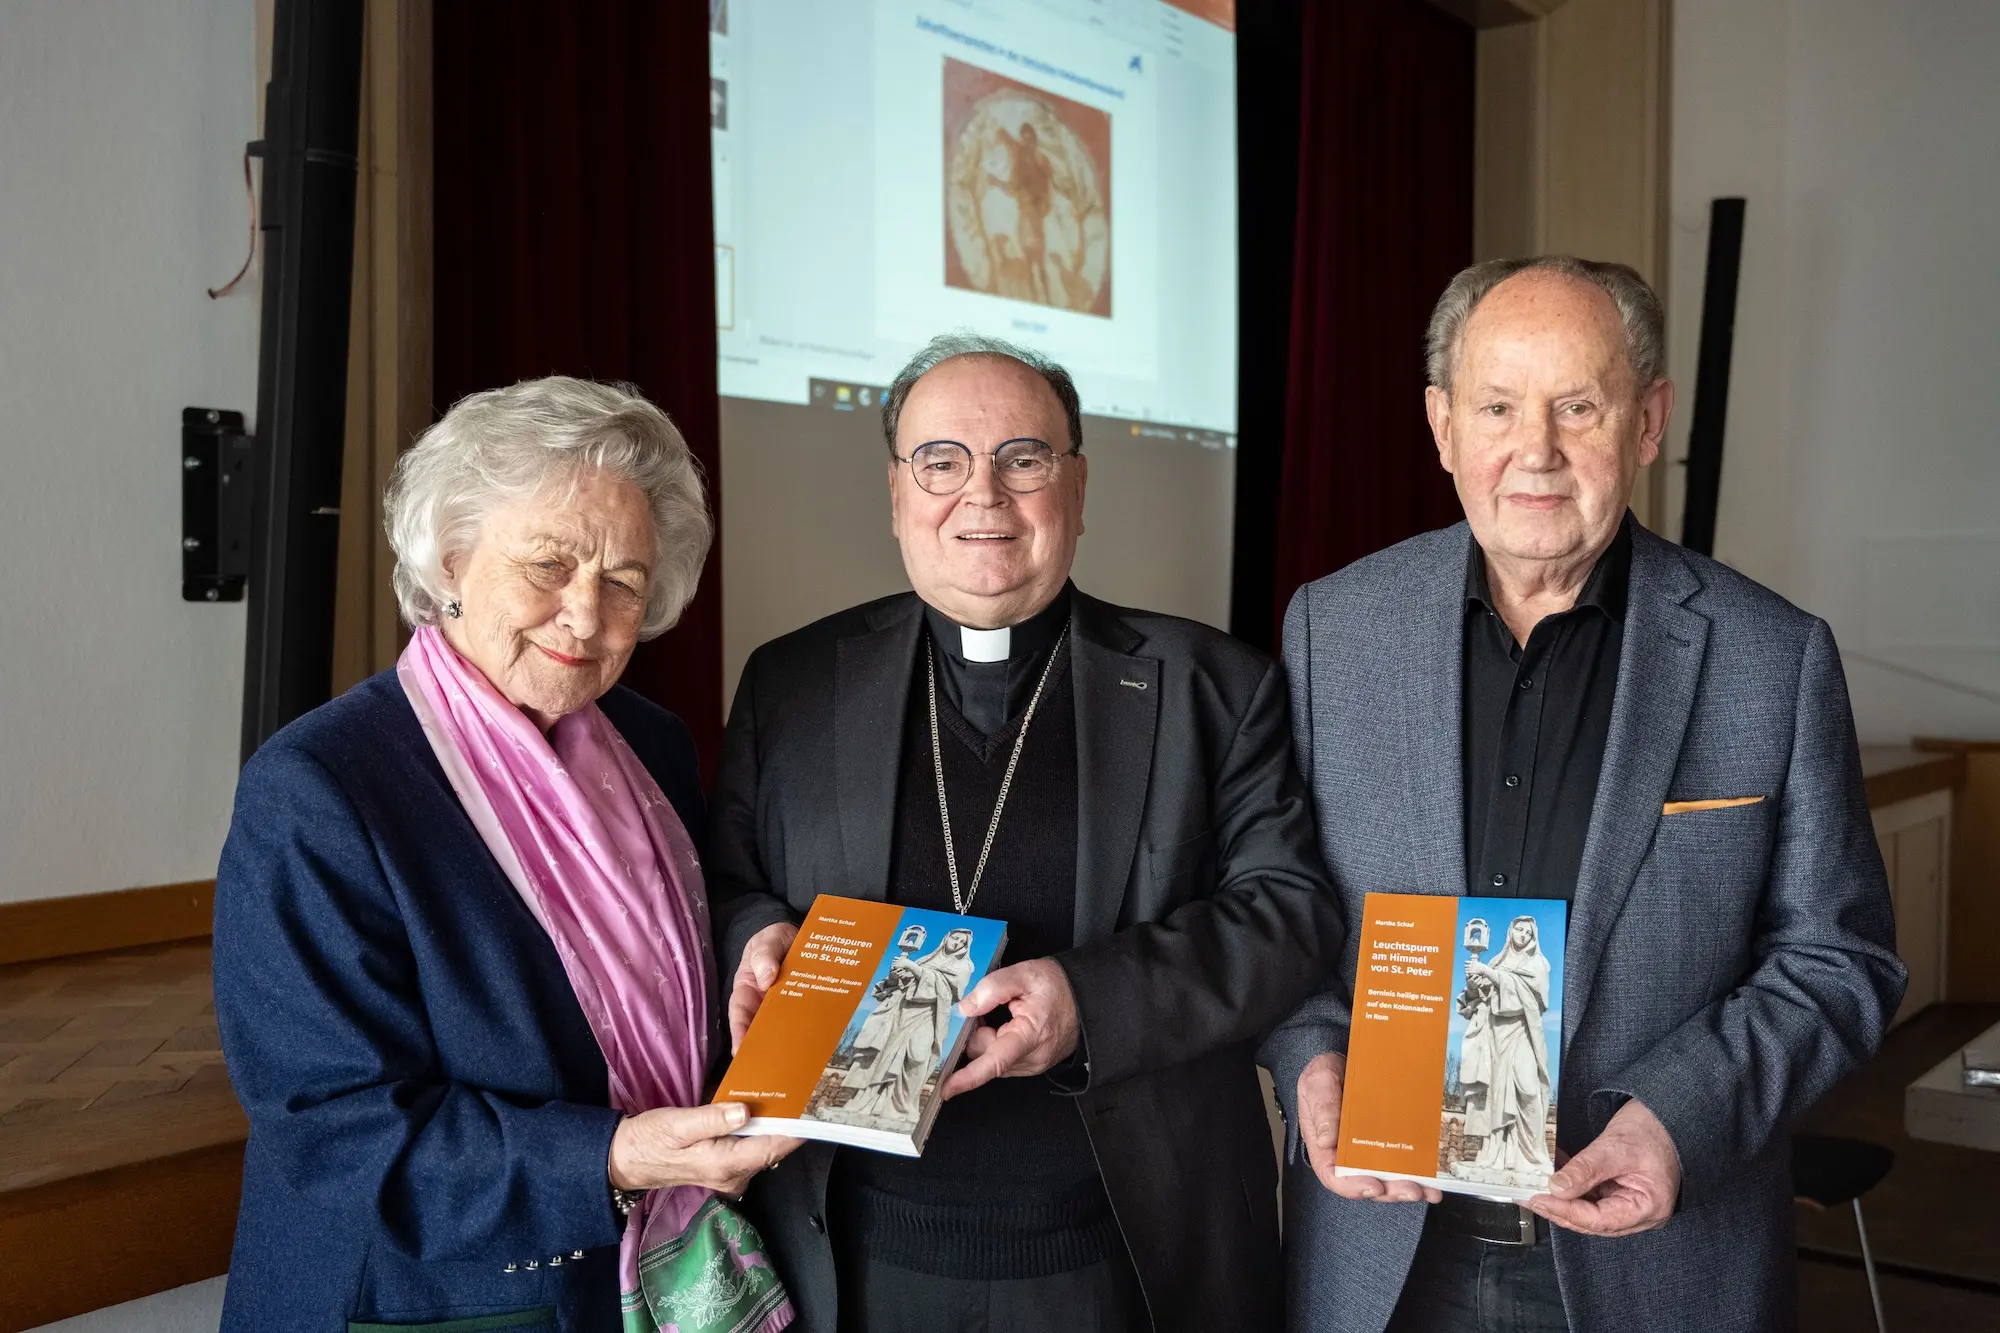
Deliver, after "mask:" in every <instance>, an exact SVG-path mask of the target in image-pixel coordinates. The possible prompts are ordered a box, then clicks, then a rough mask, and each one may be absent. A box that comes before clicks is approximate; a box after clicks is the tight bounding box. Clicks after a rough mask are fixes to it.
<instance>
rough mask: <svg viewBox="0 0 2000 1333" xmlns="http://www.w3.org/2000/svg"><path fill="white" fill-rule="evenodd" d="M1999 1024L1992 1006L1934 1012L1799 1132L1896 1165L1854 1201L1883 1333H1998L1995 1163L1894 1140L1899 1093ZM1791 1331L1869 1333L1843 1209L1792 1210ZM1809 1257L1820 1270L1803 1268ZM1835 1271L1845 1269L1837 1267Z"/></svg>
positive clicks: (1999, 1214)
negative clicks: (1877, 1147) (1795, 1290)
mask: <svg viewBox="0 0 2000 1333" xmlns="http://www.w3.org/2000/svg"><path fill="white" fill-rule="evenodd" d="M1996 1021H2000V1005H1990V1004H1989V1005H1973V1004H1951V1005H1934V1006H1932V1007H1931V1008H1929V1009H1926V1010H1924V1011H1923V1012H1922V1013H1920V1014H1918V1015H1916V1016H1915V1017H1914V1018H1912V1019H1910V1021H1909V1022H1907V1023H1905V1024H1903V1025H1902V1026H1901V1027H1899V1028H1897V1029H1896V1030H1895V1031H1894V1032H1891V1033H1890V1034H1889V1039H1888V1041H1887V1042H1886V1043H1885V1044H1884V1045H1883V1048H1882V1053H1881V1054H1880V1055H1879V1056H1877V1057H1876V1058H1875V1060H1874V1062H1873V1063H1872V1064H1870V1065H1869V1066H1868V1067H1867V1068H1866V1069H1863V1070H1862V1071H1860V1072H1859V1073H1857V1074H1856V1075H1854V1077H1852V1078H1850V1079H1848V1080H1847V1081H1846V1082H1845V1083H1843V1084H1841V1085H1840V1086H1839V1087H1837V1088H1835V1089H1834V1090H1833V1091H1832V1092H1831V1093H1829V1094H1828V1095H1827V1097H1826V1099H1825V1100H1824V1101H1823V1102H1821V1103H1820V1105H1819V1106H1818V1107H1817V1108H1816V1109H1815V1110H1814V1111H1813V1112H1812V1114H1811V1115H1809V1116H1808V1117H1807V1118H1806V1123H1805V1125H1804V1126H1803V1128H1805V1129H1807V1130H1810V1131H1813V1132H1816V1133H1821V1134H1841V1135H1846V1136H1848V1137H1851V1138H1859V1139H1870V1140H1872V1141H1874V1142H1876V1143H1881V1144H1885V1145H1886V1146H1888V1147H1889V1148H1891V1149H1893V1150H1894V1151H1895V1154H1896V1164H1895V1166H1894V1167H1893V1168H1892V1169H1891V1170H1890V1172H1889V1175H1888V1177H1887V1178H1886V1179H1884V1180H1883V1182H1882V1183H1881V1184H1880V1185H1878V1186H1876V1187H1875V1189H1874V1190H1872V1191H1870V1192H1869V1194H1868V1195H1867V1196H1866V1197H1865V1198H1863V1199H1862V1201H1861V1211H1862V1215H1863V1217H1864V1218H1865V1219H1866V1220H1867V1223H1868V1243H1869V1246H1870V1247H1871V1248H1872V1249H1873V1251H1874V1253H1875V1259H1876V1262H1877V1263H1878V1264H1881V1265H1884V1266H1885V1267H1887V1268H1888V1269H1890V1270H1891V1271H1890V1272H1889V1273H1887V1274H1886V1275H1885V1276H1884V1277H1883V1280H1882V1305H1883V1314H1884V1315H1885V1317H1886V1319H1887V1322H1888V1326H1889V1327H1890V1328H1891V1329H1894V1330H1913V1329H1949V1330H1951V1333H1987V1331H1988V1330H2000V1203H1996V1200H2000V1153H1989V1152H1980V1151H1979V1150H1977V1149H1974V1148H1957V1147H1953V1146H1951V1145H1949V1144H1943V1143H1926V1142H1922V1141H1920V1140H1916V1139H1912V1138H1910V1137H1909V1136H1908V1135H1907V1134H1905V1133H1904V1132H1903V1090H1904V1088H1906V1087H1908V1086H1909V1084H1910V1082H1911V1081H1912V1080H1914V1079H1915V1078H1916V1077H1917V1076H1918V1075H1920V1074H1922V1073H1924V1072H1925V1071H1926V1070H1928V1069H1930V1068H1931V1066H1933V1065H1935V1064H1937V1063H1938V1061H1940V1060H1942V1059H1944V1058H1945V1057H1946V1056H1948V1055H1950V1054H1951V1053H1952V1052H1953V1051H1955V1050H1957V1049H1958V1048H1959V1047H1960V1046H1962V1045H1964V1044H1965V1043H1966V1042H1967V1041H1969V1040H1971V1039H1972V1038H1973V1037H1974V1036H1976V1035H1978V1034H1979V1033H1980V1032H1982V1031H1984V1030H1985V1029H1986V1028H1988V1027H1990V1026H1992V1025H1993V1023H1995V1022H1996ZM1798 1224H1799V1245H1800V1247H1801V1249H1802V1251H1803V1253H1802V1256H1801V1262H1800V1264H1799V1296H1800V1327H1801V1328H1803V1329H1806V1330H1808V1331H1815V1330H1825V1331H1826V1333H1848V1331H1849V1330H1853V1331H1854V1333H1860V1331H1861V1330H1864V1329H1868V1330H1872V1329H1873V1328H1874V1327H1875V1317H1874V1314H1873V1311H1872V1310H1871V1309H1870V1306H1869V1301H1868V1282H1867V1278H1866V1277H1865V1276H1864V1275H1863V1273H1862V1271H1861V1269H1860V1268H1859V1267H1855V1266H1852V1261H1858V1260H1859V1259H1860V1256H1861V1246H1860V1243H1859V1241H1858V1239H1857V1238H1856V1236H1855V1230H1854V1213H1853V1211H1852V1210H1851V1209H1840V1210H1837V1211H1831V1212H1825V1213H1821V1212H1818V1211H1816V1210H1814V1209H1811V1208H1808V1207H1805V1206H1800V1207H1799V1209H1798ZM1815 1253H1817V1254H1819V1255H1820V1256H1822V1257H1821V1258H1817V1259H1816V1258H1814V1257H1813V1256H1814V1254H1815ZM1841 1259H1845V1260H1849V1261H1850V1262H1849V1263H1841V1262H1838V1261H1839V1260H1841Z"/></svg>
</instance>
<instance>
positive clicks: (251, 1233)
mask: <svg viewBox="0 0 2000 1333" xmlns="http://www.w3.org/2000/svg"><path fill="white" fill-rule="evenodd" d="M598 702H599V706H600V707H602V708H603V710H604V712H605V715H606V716H607V717H609V718H610V719H611V721H612V724H613V725H614V726H616V727H617V728H618V730H619V732H620V734H622V735H623V736H624V737H625V739H626V741H627V742H628V743H629V744H630V745H631V747H632V749H633V750H634V752H636V753H637V754H638V756H639V758H640V760H641V761H642V762H643V763H644V764H645V765H646V767H647V769H648V770H649V771H650V772H651V773H652V775H653V777H654V779H655V780H656V781H658V782H659V784H660V787H661V790H662V791H664V792H665V793H666V795H667V797H668V799H669V800H671V801H672V802H673V805H674V808H675V810H676V811H678V812H679V814H680V817H681V819H682V821H683V822H684V823H686V825H687V826H688V831H689V833H690V834H692V835H693V836H695V837H696V838H697V839H698V838H699V837H700V836H701V831H702V830H701V818H702V800H701V788H700V779H699V774H698V771H697V769H696V761H695V751H694V742H693V739H692V738H691V737H690V736H689V734H688V731H687V728H686V727H685V726H683V725H682V724H681V722H680V720H679V719H678V718H676V717H674V716H673V715H672V714H671V713H668V712H666V711H665V710H663V709H661V708H659V707H657V706H655V705H654V704H651V703H649V702H647V701H646V700H644V699H642V698H640V697H639V696H638V695H636V694H634V693H632V692H631V691H630V690H626V689H623V688H614V689H612V690H611V691H610V692H609V693H608V694H606V695H605V696H604V697H603V698H602V699H600V700H599V701H598ZM215 1009H216V1015H217V1018H218V1020H219V1022H220V1024H221V1028H222V1046H223V1052H224V1054H225V1055H226V1056H227V1057H228V1060H229V1074H230V1078H231V1079H232V1080H233V1081H234V1083H235V1086H236V1095H237V1097H238V1098H239V1099H240V1100H241V1101H242V1103H243V1108H244V1110H245V1111H246V1112H247V1113H248V1115H249V1118H250V1142H249V1146H248V1149H247V1150H246V1152H245V1155H244V1162H243V1205H242V1211H241V1213H240V1214H239V1217H238V1220H237V1226H236V1252H235V1256H234V1258H233V1259H232V1261H231V1264H230V1271H229V1290H228V1295H227V1298H226V1300H225V1304H224V1308H223V1320H222V1327H223V1329H224V1330H225V1333H249V1331H250V1330H255V1333H276V1331H279V1330H297V1331H298V1333H308V1330H310V1333H344V1331H345V1330H346V1329H348V1328H349V1326H350V1321H351V1322H353V1323H358V1324H370V1323H372V1324H409V1325H417V1326H419V1327H428V1326H434V1325H446V1326H449V1324H448V1323H447V1321H460V1320H479V1321H481V1322H479V1323H478V1325H477V1326H478V1327H481V1328H494V1327H503V1326H504V1327H506V1328H508V1329H510V1330H519V1333H531V1331H532V1330H557V1329H561V1330H585V1329H588V1330H604V1331H605V1333H612V1331H614V1330H617V1329H618V1328H619V1327H620V1322H619V1314H618V1289H617V1288H618V1273H617V1254H618V1250H617V1245H618V1239H619V1234H620V1231H621V1225H620V1221H619V1218H618V1216H617V1214H616V1212H615V1211H614V1210H613V1208H612V1205H611V1196H610V1189H609V1184H608V1182H607V1180H606V1178H605V1159H606V1154H607V1152H608V1151H609V1148H610V1144H611V1135H612V1131H613V1130H614V1129H615V1128H616V1127H617V1125H618V1120H619V1113H618V1112H617V1111H614V1110H612V1109H611V1108H610V1107H609V1106H608V1105H607V1101H608V1093H607V1083H608V1075H607V1073H606V1070H605V1065H604V1057H603V1056H602V1054H600V1052H599V1051H598V1048H597V1042H596V1039H595V1038H594V1037H593V1036H592V1035H591V1031H590V1026H589V1023H588V1022H587V1021H586V1020H585V1018H584V1015H583V1011H582V1010H581V1009H580V1008H579V1007H578V1006H577V1002H576V997H575V995H574V993H573V992H572V991H571V990H570V985H569V981H568V979H567V977H566V976H565V975H564V973H563V967H562V962H561V960H560V959H558V958H557V956H556V952H555V948H554V946H553V945H552V944H551V943H550V941H549V938H548V935H547V934H546V933H545V932H544V931H543V930H542V928H541V926H540V924H539V923H537V922H536V920H535V918H534V917H533V915H532V914H530V912H529V911H528V909H527V906H526V904H524V903H523V902H522V901H521V898H520V895H519V894H518V893H517V892H516V891H515V889H514V887H513V885H512V884H511V883H509V882H508V880H507V878H506V876H505V875H504V874H503V873H502V872H501V870H500V866H499V864H498V863H497V862H496V861H495V860H494V859H493V857H492V855H491V854H490V853H489V852H488V851H487V850H486V844H485V843H484V842H483V841H482V840H481V839H480V836H479V834H478V833H477V831H475V830H474V828H473V826H472V823H471V821H470V820H469V819H468V818H467V817H466V814H465V811H464V808H463V807H462V806H461V805H460V804H459V801H458V797H457V795H456V794H455V793H454V792H453V791H452V789H451V785H450V783H449V782H448V781H447V780H446V778H445V775H444V771H443V770H442V769H441V768H440V767H439V766H438V763H437V759H436V757H435V756H434V755H433V754H432V752H431V747H430V742H429V741H428V740H426V739H425V737H424V734H423V731H422V729H421V728H420V727H419V726H418V724H417V719H416V714H415V713H414V712H413V711H412V710H411V708H410V705H409V702H408V700H407V699H406V698H405V697H404V695H403V690H402V686H401V685H400V684H399V683H398V682H397V679H396V675H395V673H394V672H393V671H385V672H383V673H382V674H381V675H378V676H375V677H374V678H372V679H370V680H367V681H364V682H363V683H362V684H360V685H358V686H356V687H355V688H354V689H352V690H350V691H348V692H347V693H346V694H344V695H342V696H341V697H340V698H338V699H335V700H334V701H333V702H331V703H329V704H326V705H324V706H323V707H320V708H317V709H314V710H313V711H312V712H311V713H309V714H307V715H306V716H305V717H302V718H300V719H299V720H298V721H296V722H294V723H292V724H291V725H290V726H288V727H286V728H285V729H284V730H283V731H281V732H279V733H278V734H277V735H276V736H274V737H272V738H271V740H270V741H269V742H268V743H266V744H265V746H264V747H263V748H262V749H261V750H259V751H258V752H257V754H256V755H255V757H253V758H252V759H251V760H250V762H249V764H248V765H247V766H245V768H244V770H243V775H242V778H241V780H240V781H239V782H238V784H237V790H236V813H235V818H234V820H233V821H232V823H231V825H230V830H229V840H228V842H227V844H226V845H225V846H224V848H223V851H222V864H221V868H220V870H219V871H218V873H217V876H216V894H215ZM711 1009H719V1006H717V1005H711ZM711 1049H715V1047H714V1045H713V1044H711ZM722 1049H727V1047H726V1045H725V1046H724V1047H723V1048H722ZM510 1316H511V1318H510ZM496 1317H498V1318H500V1319H503V1320H505V1322H504V1324H503V1323H498V1322H494V1320H495V1318H496ZM459 1326H460V1327H463V1326H464V1325H459Z"/></svg>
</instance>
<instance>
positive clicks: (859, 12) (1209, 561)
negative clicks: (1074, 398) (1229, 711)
mask: <svg viewBox="0 0 2000 1333" xmlns="http://www.w3.org/2000/svg"><path fill="white" fill-rule="evenodd" d="M1233 26H1234V4H1233V0H1185V2H1184V3H1179V4H1169V3H1165V2H1164V0H711V6H710V29H711V32H710V74H711V78H710V111H711V119H712V122H713V135H712V142H713V146H714V184H715V281H716V291H715V296H716V318H717V342H718V344H719V362H718V366H717V369H718V380H719V386H720V390H721V393H722V404H721V407H722V472H723V485H722V495H723V513H722V520H723V540H722V543H721V556H722V560H723V597H724V656H725V662H724V688H725V692H727V693H733V692H734V689H735V682H736V679H737V676H738V675H739V673H740V671H741V667H742V664H743V661H744V659H745V658H746V657H747V656H748V655H749V653H750V651H751V649H753V648H754V647H756V646H757V644H759V643H761V642H763V641H764V640H766V639H769V638H771V637H774V636H776V635H778V634H781V633H784V632H785V631H787V630H790V629H794V628H797V627H798V626H800V625H803V624H806V623H807V622H809V621H811V620H814V619H816V618H818V617H820V616H823V615H826V614H828V613H830V612H832V611H836V610H839V609H840V608H842V607H844V606H849V605H852V604H854V603H856V602H860V601H865V600H868V599H870V598H874V597H879V596H882V595H884V594H886V593H890V592H894V591H897V590H899V589H902V588H905V587H907V586H908V584H907V582H906V580H905V579H904V577H903V571H902V564H901V561H900V560H899V558H898V556H897V553H896V548H895V544H894V542H893V540H892V539H891V537H890V534H889V511H888V499H887V489H886V486H887V468H886V462H887V457H888V455H887V451H886V447H885V445H884V443H883V440H882V435H881V411H880V403H881V393H882V388H883V386H884V385H886V384H887V383H888V382H889V380H890V379H891V378H893V376H894V375H895V372H896V370H897V369H898V368H899V367H900V366H901V364H902V363H903V362H904V360H906V359H907V358H908V357H909V356H910V354H911V353H912V352H914V351H915V350H916V349H917V348H918V347H920V346H922V345H923V343H924V342H926V341H927V340H928V339H929V338H931V337H932V336H933V335H935V334H937V333H942V332H947V331H953V330H972V331H976V332H980V333H988V334H995V335H998V336H1000V337H1004V338H1008V339H1010V340H1013V341H1016V342H1020V343H1024V344H1027V345H1029V346H1032V347H1034V348H1036V349H1038V350H1040V351H1042V352H1045V353H1047V354H1048V355H1050V356H1053V357H1055V358H1056V359H1057V360H1059V361H1061V362H1062V363H1063V364H1064V365H1066V366H1068V367H1069V369H1070V370H1071V372H1072V373H1073V374H1074V375H1075V377H1076V381H1077V387H1078V390H1079V392H1080V393H1081V395H1082V399H1083V409H1084V413H1085V421H1084V431H1085V452H1086V453H1087V454H1088V455H1089V457H1090V460H1091V461H1090V468H1091V471H1090V491H1089V497H1088V502H1087V506H1086V512H1085V526H1086V534H1085V536H1084V538H1083V541H1082V543H1081V546H1080V548H1079V552H1078V558H1077V565H1076V580H1077V583H1078V586H1080V587H1082V588H1084V589H1085V590H1087V591H1089V592H1092V593H1094V594H1096V595H1098V596H1100V597H1104V598H1107V599H1109V600H1112V601H1115V602H1121V603H1125V604H1128V605H1139V606H1145V607H1148V608H1150V609H1154V610H1160V611H1171V612H1176V613H1178V614H1182V615H1188V616H1193V617H1195V618H1197V619H1201V620H1205V621H1208V622H1209V623H1211V624H1215V625H1226V624H1227V621H1228V610H1229V607H1228V590H1229V558H1230V545H1231V521H1232V511H1233V505H1234V479H1235V448H1236V346H1237V338H1236V301H1237V297H1236V272H1237V265H1236V258H1237V256H1236V76H1235V59H1236V52H1235V38H1234V33H1233Z"/></svg>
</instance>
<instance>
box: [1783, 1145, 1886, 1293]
mask: <svg viewBox="0 0 2000 1333" xmlns="http://www.w3.org/2000/svg"><path fill="white" fill-rule="evenodd" d="M1895 1164H1896V1154H1895V1153H1893V1152H1891V1151H1889V1149H1887V1148H1885V1147H1883V1146H1882V1145H1881V1144H1879V1143H1869V1142H1868V1141H1867V1140H1865V1139H1843V1138H1835V1137H1832V1136H1830V1135H1824V1134H1795V1135H1793V1136H1792V1194H1793V1197H1795V1198H1797V1199H1798V1200H1800V1201H1801V1202H1803V1203H1809V1204H1811V1205H1812V1206H1813V1207H1815V1208H1838V1207H1839V1206H1840V1205H1842V1204H1844V1203H1851V1204H1853V1205H1854V1234H1855V1235H1856V1236H1858V1237H1860V1239H1861V1267H1862V1268H1863V1269H1864V1270H1865V1271H1866V1272H1867V1274H1868V1298H1869V1299H1870V1300H1871V1301H1873V1302H1874V1303H1875V1328H1876V1330H1877V1333H1889V1325H1888V1323H1887V1321H1885V1320H1884V1319H1883V1318H1882V1288H1881V1286H1880V1285H1879V1284H1878V1283H1877V1282H1876V1281H1875V1256H1874V1254H1873V1253H1872V1252H1871V1251H1870V1250H1869V1248H1868V1224H1867V1223H1866V1222H1864V1221H1863V1220H1862V1217H1861V1196H1862V1195H1864V1194H1866V1193H1867V1192H1868V1191H1869V1190H1872V1189H1874V1188H1875V1187H1876V1186H1877V1185H1879V1184H1881V1183H1882V1177H1884V1176H1886V1175H1888V1174H1889V1168H1890V1167H1892V1166H1894V1165H1895Z"/></svg>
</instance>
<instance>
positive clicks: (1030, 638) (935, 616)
mask: <svg viewBox="0 0 2000 1333" xmlns="http://www.w3.org/2000/svg"><path fill="white" fill-rule="evenodd" d="M1071 586H1072V585H1071V584H1069V583H1068V582H1065V583H1064V584H1063V586H1062V591H1060V592H1058V593H1057V594H1056V596H1055V600H1054V601H1052V602H1050V603H1049V604H1048V605H1047V606H1045V607H1043V608H1042V609H1041V610H1040V611H1037V612H1036V613H1035V614H1034V615H1032V616H1030V617H1029V618H1028V619H1026V620H1024V621H1022V622H1021V623H1020V624H1018V625H1016V626H1014V627H1013V631H1012V638H1011V640H1010V642H1009V643H1008V646H1007V660H1006V661H1004V662H968V661H966V659H965V652H964V647H963V639H962V636H961V635H960V634H959V627H958V623H957V622H956V621H954V620H953V619H952V618H951V617H950V616H947V615H946V614H945V613H944V612H942V611H940V610H938V609H937V608H936V607H934V606H932V605H930V604H929V603H925V604H924V622H925V623H926V624H927V625H928V626H929V627H930V639H931V642H932V643H933V644H935V645H936V646H937V673H938V693H939V694H940V695H942V696H943V697H944V698H946V699H947V700H949V701H950V703H951V706H952V707H953V708H956V709H957V710H958V713H959V716H960V717H962V718H964V719H965V720H966V721H967V722H970V723H971V724H972V725H973V727H974V728H975V729H976V730H978V731H979V732H980V734H981V735H985V736H995V735H998V734H999V733H1000V732H1003V731H1005V730H1007V729H1008V725H1009V724H1010V723H1012V722H1013V720H1014V719H1015V718H1017V717H1019V716H1020V715H1021V714H1022V713H1024V712H1026V711H1027V709H1028V700H1029V699H1031V698H1033V697H1034V693H1035V686H1036V685H1038V684H1039V683H1040V682H1041V678H1042V668H1043V667H1045V666H1047V665H1048V661H1049V649H1050V648H1051V647H1053V646H1054V645H1055V641H1056V639H1057V637H1058V636H1060V635H1061V634H1062V630H1063V626H1064V625H1066V624H1068V623H1069V594H1070V589H1071ZM923 683H924V674H923V670H922V667H921V665H919V668H918V671H917V685H918V687H919V688H922V686H923Z"/></svg>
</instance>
